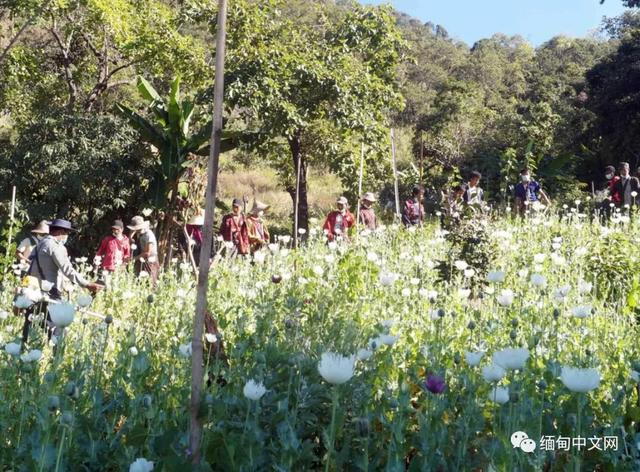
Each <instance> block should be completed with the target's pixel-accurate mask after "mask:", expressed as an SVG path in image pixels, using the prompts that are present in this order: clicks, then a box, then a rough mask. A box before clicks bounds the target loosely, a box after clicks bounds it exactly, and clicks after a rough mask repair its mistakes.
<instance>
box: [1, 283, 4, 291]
mask: <svg viewBox="0 0 640 472" xmlns="http://www.w3.org/2000/svg"><path fill="white" fill-rule="evenodd" d="M0 292H4V284H0Z"/></svg>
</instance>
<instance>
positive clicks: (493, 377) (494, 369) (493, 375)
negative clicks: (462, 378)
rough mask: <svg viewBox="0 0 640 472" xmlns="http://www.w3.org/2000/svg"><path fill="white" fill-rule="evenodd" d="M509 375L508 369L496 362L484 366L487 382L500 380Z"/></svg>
mask: <svg viewBox="0 0 640 472" xmlns="http://www.w3.org/2000/svg"><path fill="white" fill-rule="evenodd" d="M505 375H507V371H506V370H504V369H503V368H502V367H500V366H499V365H496V364H491V365H487V366H484V367H483V368H482V377H483V378H484V379H485V380H486V381H487V382H499V381H500V380H502V379H503V378H504V376H505Z"/></svg>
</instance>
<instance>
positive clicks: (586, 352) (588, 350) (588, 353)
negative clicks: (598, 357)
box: [584, 349, 592, 357]
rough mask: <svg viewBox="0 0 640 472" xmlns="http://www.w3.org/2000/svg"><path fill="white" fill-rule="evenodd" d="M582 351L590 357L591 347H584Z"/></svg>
mask: <svg viewBox="0 0 640 472" xmlns="http://www.w3.org/2000/svg"><path fill="white" fill-rule="evenodd" d="M584 353H585V354H586V355H587V357H591V354H592V353H591V349H585V351H584Z"/></svg>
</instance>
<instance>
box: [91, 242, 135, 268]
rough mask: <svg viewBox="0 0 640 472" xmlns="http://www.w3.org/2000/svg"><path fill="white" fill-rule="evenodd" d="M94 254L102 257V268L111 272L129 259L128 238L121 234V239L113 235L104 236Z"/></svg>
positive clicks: (129, 247)
mask: <svg viewBox="0 0 640 472" xmlns="http://www.w3.org/2000/svg"><path fill="white" fill-rule="evenodd" d="M96 256H100V257H101V258H102V268H103V269H105V270H109V271H112V272H113V271H114V270H116V269H117V268H118V267H120V266H121V265H122V264H123V263H125V262H128V261H129V259H131V246H130V245H129V238H127V237H126V236H122V239H118V238H116V237H115V236H113V235H109V236H106V237H105V238H104V239H103V240H102V242H101V243H100V247H99V248H98V250H97V251H96Z"/></svg>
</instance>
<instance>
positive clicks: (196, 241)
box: [180, 209, 204, 267]
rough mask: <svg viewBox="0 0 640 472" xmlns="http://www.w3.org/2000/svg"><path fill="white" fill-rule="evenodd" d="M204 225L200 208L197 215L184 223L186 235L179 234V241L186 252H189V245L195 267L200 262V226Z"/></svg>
mask: <svg viewBox="0 0 640 472" xmlns="http://www.w3.org/2000/svg"><path fill="white" fill-rule="evenodd" d="M203 226H204V209H201V210H200V211H199V213H198V214H197V215H194V216H192V217H191V219H190V220H189V221H188V223H187V225H186V235H185V234H184V231H183V234H181V238H180V242H181V245H182V246H183V249H184V250H185V252H186V253H188V252H189V248H188V246H187V244H189V246H191V254H192V255H193V260H194V262H195V264H196V267H197V266H199V264H200V250H201V249H202V240H203V235H202V227H203Z"/></svg>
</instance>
